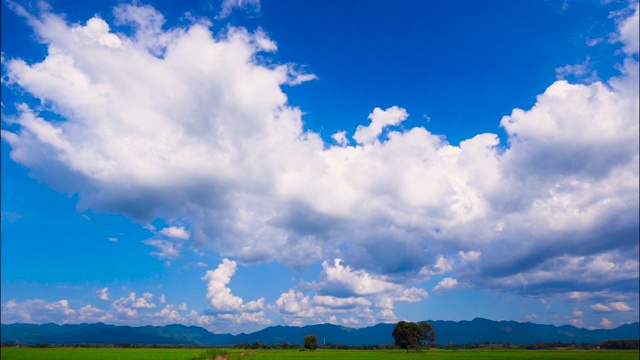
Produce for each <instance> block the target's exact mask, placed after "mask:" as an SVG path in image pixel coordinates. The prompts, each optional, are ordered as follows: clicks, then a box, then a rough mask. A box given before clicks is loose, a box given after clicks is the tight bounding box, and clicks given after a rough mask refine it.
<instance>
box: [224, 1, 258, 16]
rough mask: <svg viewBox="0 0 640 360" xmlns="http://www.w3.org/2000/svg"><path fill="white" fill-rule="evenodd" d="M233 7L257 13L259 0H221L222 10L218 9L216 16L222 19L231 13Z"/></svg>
mask: <svg viewBox="0 0 640 360" xmlns="http://www.w3.org/2000/svg"><path fill="white" fill-rule="evenodd" d="M235 9H241V10H244V11H247V12H251V11H252V12H255V13H259V12H260V0H224V1H223V2H222V11H220V15H218V16H217V18H218V19H224V18H226V17H228V16H229V15H231V13H232V12H233V10H235Z"/></svg>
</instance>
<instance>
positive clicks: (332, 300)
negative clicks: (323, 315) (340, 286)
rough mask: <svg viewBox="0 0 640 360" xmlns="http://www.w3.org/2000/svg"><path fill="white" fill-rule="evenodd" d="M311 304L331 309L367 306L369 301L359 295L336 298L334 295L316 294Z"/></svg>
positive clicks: (369, 303)
mask: <svg viewBox="0 0 640 360" xmlns="http://www.w3.org/2000/svg"><path fill="white" fill-rule="evenodd" d="M313 304H315V305H318V306H324V307H328V308H332V309H349V308H354V307H356V306H369V305H371V302H370V301H368V300H366V299H364V298H361V297H348V298H338V297H335V296H325V295H316V296H314V297H313Z"/></svg>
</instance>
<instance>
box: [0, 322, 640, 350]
mask: <svg viewBox="0 0 640 360" xmlns="http://www.w3.org/2000/svg"><path fill="white" fill-rule="evenodd" d="M429 323H431V324H432V325H433V328H434V330H435V331H436V334H437V340H436V342H437V343H438V344H449V343H453V344H466V343H482V342H487V341H488V342H491V343H511V344H526V343H534V342H553V341H560V342H574V341H575V342H578V343H587V342H601V341H605V340H618V339H638V338H639V337H640V335H639V329H640V324H639V323H637V322H636V323H633V324H626V325H622V326H619V327H617V328H615V329H610V330H606V329H596V330H588V329H582V328H576V327H574V326H570V325H564V326H559V327H558V326H554V325H541V324H534V323H530V322H527V323H520V322H515V321H492V320H487V319H482V318H475V319H473V320H471V321H459V322H455V321H441V320H438V321H429ZM394 326H395V324H377V325H374V326H371V327H366V328H360V329H354V328H349V327H344V326H339V325H332V324H320V325H310V326H304V327H293V326H272V327H268V328H265V329H263V330H260V331H257V332H254V333H250V334H245V333H241V334H238V335H232V334H213V333H211V332H209V331H207V330H205V329H203V328H201V327H197V326H184V325H167V326H141V327H131V326H117V325H107V324H103V323H97V324H75V325H70V324H67V325H56V324H42V325H35V324H20V323H17V324H2V342H8V341H17V342H22V343H44V342H46V343H49V344H81V343H86V344H91V343H121V342H128V343H130V344H157V345H169V344H184V345H234V344H240V343H243V342H246V343H254V342H256V341H258V342H260V343H272V344H275V343H280V342H284V343H289V344H299V343H302V340H303V339H304V337H305V336H306V335H309V334H311V333H314V334H316V335H317V336H318V339H319V340H320V343H321V344H322V343H327V344H345V345H377V344H388V343H393V337H392V336H391V333H392V331H393V328H394Z"/></svg>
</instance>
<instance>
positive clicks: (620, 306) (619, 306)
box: [609, 301, 633, 312]
mask: <svg viewBox="0 0 640 360" xmlns="http://www.w3.org/2000/svg"><path fill="white" fill-rule="evenodd" d="M609 306H610V307H611V310H613V311H619V312H626V311H632V310H633V309H632V308H631V307H630V306H629V305H627V304H625V303H624V302H622V301H617V302H612V303H609Z"/></svg>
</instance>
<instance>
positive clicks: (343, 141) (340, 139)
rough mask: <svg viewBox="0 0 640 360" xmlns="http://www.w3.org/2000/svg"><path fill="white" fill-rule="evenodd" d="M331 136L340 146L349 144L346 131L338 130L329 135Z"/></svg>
mask: <svg viewBox="0 0 640 360" xmlns="http://www.w3.org/2000/svg"><path fill="white" fill-rule="evenodd" d="M331 138H332V139H333V140H334V141H335V142H336V143H337V144H338V145H340V146H347V145H348V144H349V139H347V132H346V131H344V130H343V131H338V132H337V133H335V134H333V135H331Z"/></svg>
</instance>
